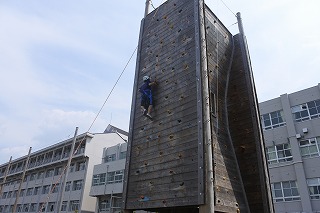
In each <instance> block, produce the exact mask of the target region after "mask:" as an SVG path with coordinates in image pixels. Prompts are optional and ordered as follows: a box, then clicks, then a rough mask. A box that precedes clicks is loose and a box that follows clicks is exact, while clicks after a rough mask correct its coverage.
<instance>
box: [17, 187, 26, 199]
mask: <svg viewBox="0 0 320 213" xmlns="http://www.w3.org/2000/svg"><path fill="white" fill-rule="evenodd" d="M25 191H26V190H25V189H21V191H20V195H19V196H20V197H23V196H24V193H25Z"/></svg>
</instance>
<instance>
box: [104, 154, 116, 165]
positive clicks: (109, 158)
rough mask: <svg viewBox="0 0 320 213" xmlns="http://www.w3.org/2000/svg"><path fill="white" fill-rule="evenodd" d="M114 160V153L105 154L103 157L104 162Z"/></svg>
mask: <svg viewBox="0 0 320 213" xmlns="http://www.w3.org/2000/svg"><path fill="white" fill-rule="evenodd" d="M115 160H116V154H112V155H107V156H106V157H105V158H104V162H105V163H107V162H111V161H115Z"/></svg>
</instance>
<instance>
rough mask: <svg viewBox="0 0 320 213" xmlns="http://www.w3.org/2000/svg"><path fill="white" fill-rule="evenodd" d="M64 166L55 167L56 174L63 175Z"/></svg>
mask: <svg viewBox="0 0 320 213" xmlns="http://www.w3.org/2000/svg"><path fill="white" fill-rule="evenodd" d="M61 173H62V167H57V168H55V169H54V176H57V175H61Z"/></svg>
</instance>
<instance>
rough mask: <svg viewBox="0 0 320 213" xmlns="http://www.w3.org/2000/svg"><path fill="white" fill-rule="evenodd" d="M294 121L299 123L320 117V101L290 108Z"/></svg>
mask: <svg viewBox="0 0 320 213" xmlns="http://www.w3.org/2000/svg"><path fill="white" fill-rule="evenodd" d="M291 111H292V114H293V116H294V119H295V121H297V122H301V121H305V120H310V119H314V118H319V117H320V99H319V100H315V101H310V102H308V103H305V104H301V105H297V106H294V107H292V108H291Z"/></svg>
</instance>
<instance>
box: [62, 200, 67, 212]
mask: <svg viewBox="0 0 320 213" xmlns="http://www.w3.org/2000/svg"><path fill="white" fill-rule="evenodd" d="M67 205H68V201H63V202H62V204H61V211H62V212H65V211H67Z"/></svg>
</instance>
